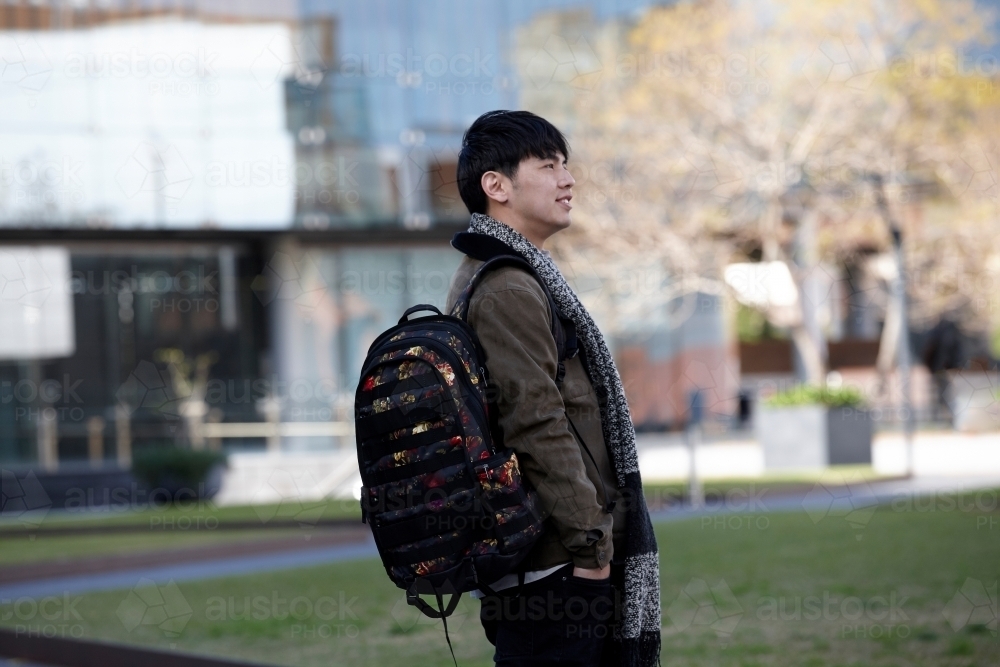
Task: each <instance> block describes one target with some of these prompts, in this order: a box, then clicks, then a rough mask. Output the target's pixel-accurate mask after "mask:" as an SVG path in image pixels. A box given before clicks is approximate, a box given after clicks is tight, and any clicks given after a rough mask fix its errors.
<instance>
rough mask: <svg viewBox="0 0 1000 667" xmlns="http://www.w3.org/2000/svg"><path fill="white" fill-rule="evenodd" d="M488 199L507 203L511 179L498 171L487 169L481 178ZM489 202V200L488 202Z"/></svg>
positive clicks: (480, 181)
mask: <svg viewBox="0 0 1000 667" xmlns="http://www.w3.org/2000/svg"><path fill="white" fill-rule="evenodd" d="M479 183H480V184H481V185H482V188H483V192H485V193H486V197H487V199H492V200H493V201H495V202H498V203H500V204H505V203H507V199H508V198H509V197H510V180H509V179H507V177H506V176H504V175H503V174H501V173H500V172H498V171H487V172H485V173H484V174H483V177H482V178H481V179H480V180H479ZM487 203H489V202H487Z"/></svg>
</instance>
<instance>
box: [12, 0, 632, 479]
mask: <svg viewBox="0 0 1000 667" xmlns="http://www.w3.org/2000/svg"><path fill="white" fill-rule="evenodd" d="M649 4H651V3H649V2H642V1H639V0H616V1H610V0H532V1H529V0H517V1H512V2H502V3H495V2H485V1H480V0H468V1H463V0H438V1H433V2H420V1H418V0H376V1H372V2H353V1H347V0H344V1H337V0H326V1H304V2H272V3H262V2H250V3H247V2H233V1H229V0H215V1H207V0H205V1H196V2H187V1H185V2H170V1H157V2H152V1H147V0H138V1H131V0H130V1H128V2H124V1H118V0H107V1H94V0H89V1H88V0H82V1H79V0H74V1H72V2H14V3H11V2H3V3H0V59H2V60H0V71H2V76H0V288H2V289H0V315H2V318H0V319H5V320H6V322H7V324H6V325H5V326H7V327H8V328H10V329H11V331H14V332H15V333H17V332H20V333H19V334H18V335H16V336H13V337H12V338H11V339H10V340H11V341H14V342H12V343H11V344H10V345H6V346H3V347H0V461H2V462H4V463H5V464H10V465H17V464H31V463H34V462H36V461H39V460H41V459H43V458H45V457H44V456H43V453H42V452H43V450H45V449H46V448H49V449H50V450H51V449H52V448H55V451H56V457H57V459H58V461H59V462H60V465H68V464H69V463H70V462H72V461H83V460H86V459H87V458H88V457H89V458H90V459H91V461H93V460H94V448H95V447H98V448H99V450H100V457H101V458H103V459H107V460H113V458H114V456H115V448H116V445H115V443H116V442H120V441H121V440H122V439H125V440H128V441H129V442H130V443H131V444H134V446H135V447H143V446H151V445H154V444H157V443H161V442H168V441H174V440H176V439H177V438H185V437H190V433H189V430H190V428H189V421H186V420H189V419H190V418H191V411H192V410H193V409H194V408H193V407H192V406H193V404H194V403H198V404H200V405H201V406H203V408H204V409H203V410H202V414H200V415H199V416H198V419H201V420H203V421H209V422H221V423H227V422H233V423H237V422H239V423H245V422H254V421H260V420H263V419H265V418H272V419H273V418H274V417H273V415H274V413H273V410H275V409H277V410H278V411H279V413H280V419H281V420H283V421H302V422H327V421H338V420H344V419H347V418H348V417H349V416H350V407H351V405H352V401H353V389H354V384H355V381H356V377H357V375H358V372H359V366H360V363H361V360H362V359H363V356H364V352H365V350H366V349H367V346H368V344H369V343H370V341H371V340H372V339H373V338H374V336H375V335H376V334H377V333H378V332H380V331H382V330H383V329H385V328H386V327H388V326H389V325H390V324H392V323H393V322H394V321H395V319H396V318H397V317H398V315H399V313H400V312H401V311H402V310H403V309H404V308H405V307H406V306H409V305H413V304H416V303H435V304H438V305H441V304H443V301H444V298H445V295H446V293H447V288H448V283H449V280H450V278H451V275H452V273H453V271H454V269H455V267H456V266H457V264H458V261H459V259H460V257H459V256H458V254H457V253H456V252H454V251H453V250H452V249H451V248H450V247H449V245H448V240H449V239H450V237H451V235H452V234H453V233H454V232H455V231H457V230H459V229H461V228H462V227H463V226H464V224H465V223H466V221H467V216H468V213H467V211H466V209H465V207H464V205H463V204H462V202H461V200H460V198H459V196H458V190H457V187H456V185H455V165H456V163H457V154H458V149H459V147H460V143H461V136H462V132H463V131H464V129H465V128H466V127H467V126H468V125H469V123H470V122H471V121H472V120H474V119H475V118H476V117H477V116H478V115H479V114H481V113H483V112H484V111H487V110H490V109H496V108H522V107H524V106H525V104H524V93H525V90H526V89H527V88H531V89H532V90H534V91H535V92H537V90H538V86H537V85H536V84H537V82H533V81H532V80H531V79H530V77H527V78H526V75H525V68H524V67H523V64H524V62H526V61H531V59H532V58H533V57H534V56H532V54H531V53H528V52H527V51H531V50H532V49H534V50H535V51H538V53H540V54H541V56H543V57H544V59H545V63H544V64H545V65H546V67H548V69H549V70H550V71H549V72H548V75H549V76H550V77H551V76H552V75H553V73H554V74H556V75H559V73H560V72H562V71H564V70H565V68H567V67H568V68H570V70H572V69H573V68H574V67H578V66H580V62H577V63H576V64H574V62H573V54H572V53H571V54H570V59H569V61H564V60H563V59H561V58H562V56H560V52H559V50H558V49H554V50H553V49H551V48H542V49H539V48H537V46H535V47H533V46H532V44H534V42H530V41H529V42H528V43H526V42H525V38H524V35H525V32H524V27H525V26H526V25H529V24H533V23H534V24H535V29H534V32H533V33H532V37H531V38H532V39H533V40H535V42H537V41H538V39H539V36H538V34H537V33H538V25H539V24H538V23H537V20H538V18H539V17H544V16H547V15H555V16H571V17H572V16H578V17H585V18H586V20H589V21H605V20H608V19H614V18H622V17H628V16H631V15H633V14H634V13H635V12H638V11H641V10H642V9H643V8H644V7H645V6H647V5H649ZM541 25H542V26H543V27H544V25H545V24H544V23H542V24H541ZM540 43H541V44H545V43H546V42H545V41H544V40H542V41H541V42H540ZM543 51H544V53H543ZM567 71H568V70H567ZM52 252H57V253H58V252H61V253H63V254H64V256H65V257H66V260H65V261H63V262H62V263H61V264H60V263H59V261H56V260H55V259H51V261H50V259H45V258H48V257H49V255H48V254H46V253H52ZM43 259H44V261H43ZM46 262H47V263H46ZM50 321H51V322H61V323H62V325H60V326H62V329H60V328H58V327H57V326H56V325H52V326H51V327H50V326H49V325H45V326H42V324H44V323H46V322H50ZM31 327H35V328H34V329H33V328H31ZM39 328H40V329H41V330H47V331H50V333H51V335H52V336H55V337H56V338H59V337H58V336H56V333H58V332H59V331H63V333H62V334H60V336H61V338H60V339H59V340H56V341H55V342H53V343H52V344H51V345H50V346H49V347H48V348H45V347H44V346H43V347H39V341H40V340H42V339H41V338H39V337H38V335H36V334H30V335H29V334H25V332H29V333H30V332H31V331H35V330H36V329H39ZM46 340H47V339H46ZM54 340H55V339H54ZM18 341H20V342H18ZM60 341H61V342H60ZM60 346H61V347H60ZM195 399H197V400H195ZM274 406H277V407H276V408H275V407H274ZM206 411H207V412H206ZM269 411H271V412H269ZM268 415H271V416H270V417H269V416H268ZM186 433H187V435H185V434H186ZM216 444H217V443H216ZM263 444H264V440H263V439H262V438H259V437H247V438H242V439H241V438H233V439H231V440H226V441H225V443H224V445H225V446H226V447H240V446H244V447H262V446H263ZM282 446H283V447H284V448H286V449H288V448H291V449H310V448H316V447H327V446H330V438H328V437H319V436H316V437H312V436H308V435H303V436H297V437H289V438H285V439H284V441H283V443H282ZM48 456H49V457H50V458H51V452H50V454H49V455H48Z"/></svg>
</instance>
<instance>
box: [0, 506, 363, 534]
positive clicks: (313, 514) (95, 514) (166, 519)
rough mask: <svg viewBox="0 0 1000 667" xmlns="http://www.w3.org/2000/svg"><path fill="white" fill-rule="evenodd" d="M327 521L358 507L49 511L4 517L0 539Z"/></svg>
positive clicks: (355, 514)
mask: <svg viewBox="0 0 1000 667" xmlns="http://www.w3.org/2000/svg"><path fill="white" fill-rule="evenodd" d="M328 519H358V520H360V519H361V506H360V504H359V503H358V501H357V500H354V499H332V498H331V499H325V500H317V501H303V502H301V503H299V502H294V501H292V502H287V503H284V504H281V505H237V506H231V507H219V506H217V505H216V504H215V503H213V502H212V501H211V500H205V501H191V502H185V503H180V504H178V505H167V506H149V505H145V506H143V507H142V508H141V509H133V510H129V511H111V510H108V511H104V510H101V509H92V510H88V511H74V510H73V509H65V510H58V511H52V512H49V513H48V514H46V515H45V516H44V517H43V518H42V519H41V520H40V521H35V520H30V519H29V518H19V517H12V518H7V517H4V518H3V520H0V537H2V536H3V535H5V534H6V533H8V532H17V531H23V532H26V533H28V532H36V533H37V532H41V531H44V530H45V529H47V528H61V527H72V526H88V527H91V526H144V527H149V528H150V529H151V530H164V529H181V530H198V529H200V528H208V529H211V528H212V526H213V525H215V524H216V523H219V522H226V521H241V522H242V521H249V522H254V523H257V522H259V523H260V524H261V525H264V524H267V523H269V522H271V521H275V520H282V521H298V522H300V523H302V524H304V525H309V524H315V523H316V522H317V521H319V520H328Z"/></svg>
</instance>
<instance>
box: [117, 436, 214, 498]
mask: <svg viewBox="0 0 1000 667" xmlns="http://www.w3.org/2000/svg"><path fill="white" fill-rule="evenodd" d="M225 463H226V455H225V454H223V453H222V452H212V451H204V450H202V451H195V450H192V449H182V448H180V447H150V448H146V449H142V450H139V451H137V452H136V453H135V456H134V457H133V459H132V474H133V475H135V477H136V478H137V479H139V480H141V481H143V482H145V483H146V484H147V485H148V486H149V488H150V489H166V490H167V491H169V492H170V493H171V495H173V494H174V493H176V492H177V491H180V490H181V489H190V490H191V491H194V492H195V493H197V494H198V495H201V491H202V486H203V483H204V482H205V480H206V478H207V477H208V473H209V471H210V470H211V469H212V468H213V467H214V466H216V465H220V464H221V465H225Z"/></svg>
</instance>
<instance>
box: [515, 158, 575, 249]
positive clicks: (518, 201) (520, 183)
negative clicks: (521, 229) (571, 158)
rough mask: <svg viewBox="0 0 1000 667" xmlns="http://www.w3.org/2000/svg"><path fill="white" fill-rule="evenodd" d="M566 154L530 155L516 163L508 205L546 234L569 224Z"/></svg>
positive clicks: (570, 194) (570, 185) (570, 182)
mask: <svg viewBox="0 0 1000 667" xmlns="http://www.w3.org/2000/svg"><path fill="white" fill-rule="evenodd" d="M566 167H567V161H566V158H565V157H564V156H563V155H560V154H558V153H557V154H556V156H555V157H551V158H544V159H540V158H536V157H529V158H527V159H525V160H522V161H521V164H520V165H518V169H517V173H516V174H515V178H514V179H513V181H512V183H511V186H512V190H511V196H510V201H509V205H510V207H511V208H512V209H513V210H514V211H515V212H516V213H517V214H518V215H519V216H520V217H521V218H522V219H523V220H524V221H525V222H526V223H528V224H529V225H531V226H532V227H534V228H535V229H537V230H538V231H539V232H542V233H543V234H545V235H551V234H554V233H556V232H557V231H559V230H560V229H565V228H566V227H569V224H570V219H569V212H570V210H571V209H572V208H573V206H572V204H571V203H570V201H571V200H572V199H573V189H572V188H573V185H574V184H575V183H576V181H575V180H574V179H573V175H572V174H570V173H569V169H567V168H566Z"/></svg>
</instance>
